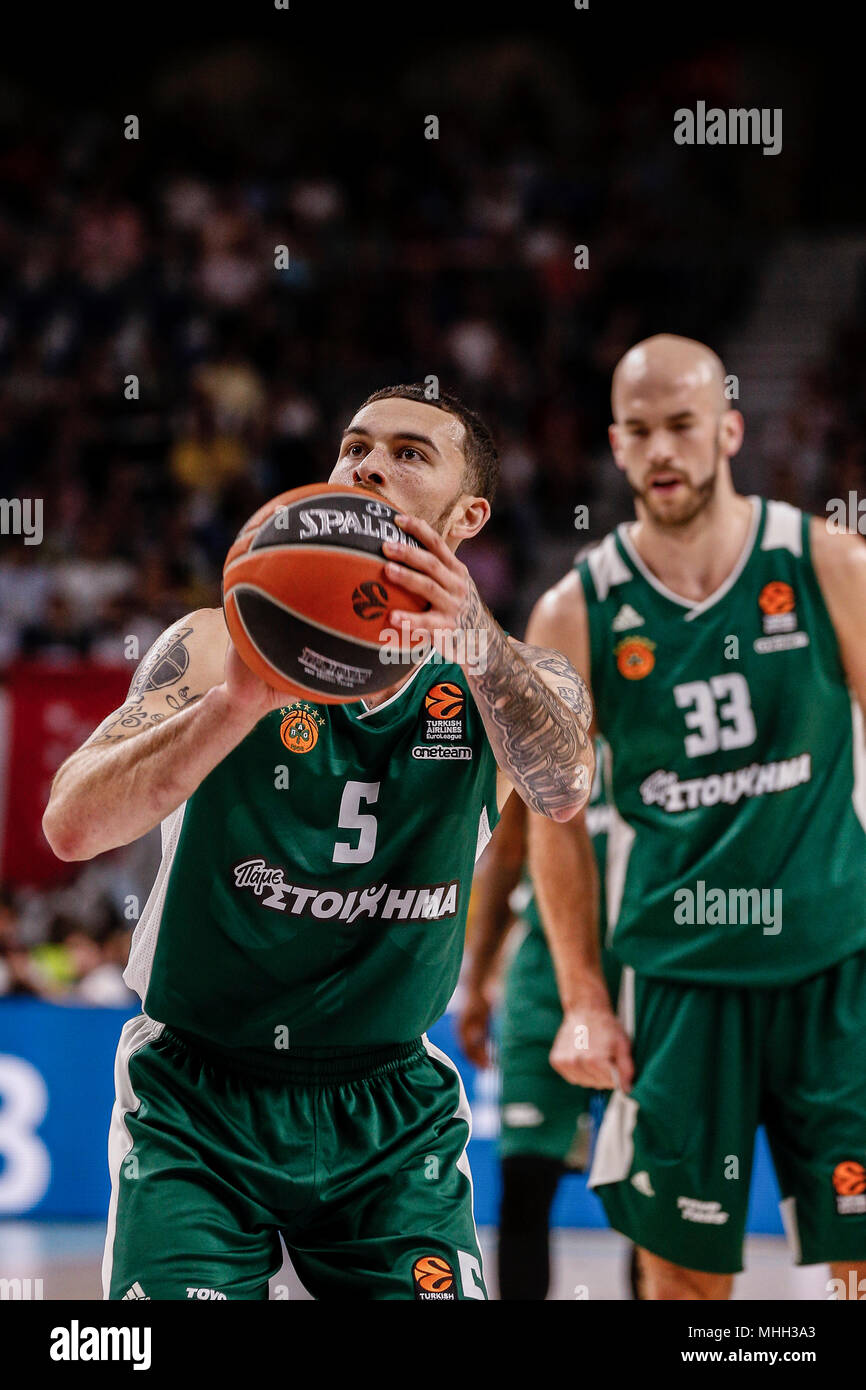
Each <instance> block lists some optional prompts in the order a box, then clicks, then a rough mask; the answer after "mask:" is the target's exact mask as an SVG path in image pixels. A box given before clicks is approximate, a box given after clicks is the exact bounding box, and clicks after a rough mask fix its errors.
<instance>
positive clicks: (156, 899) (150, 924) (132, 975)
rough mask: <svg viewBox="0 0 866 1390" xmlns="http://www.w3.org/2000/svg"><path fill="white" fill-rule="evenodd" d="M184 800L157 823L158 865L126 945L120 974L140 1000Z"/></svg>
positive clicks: (147, 980) (153, 950)
mask: <svg viewBox="0 0 866 1390" xmlns="http://www.w3.org/2000/svg"><path fill="white" fill-rule="evenodd" d="M187 805H188V803H187V802H186V801H183V802H181V804H180V806H178V807H177V809H176V810H175V811H172V812H171V814H170V815H168V816H166V818H165V820H164V821H163V822H162V823H161V825H160V832H161V834H162V859H161V860H160V865H159V869H158V870H157V875H156V878H155V879H154V883H153V887H152V888H151V890H150V896H149V897H148V900H147V902H146V903H145V904H144V911H143V912H142V914H141V917H140V918H139V920H138V926H137V927H136V928H135V931H134V932H133V935H132V944H131V946H130V948H129V962H128V964H127V967H126V969H125V970H124V972H123V978H124V980H125V981H126V983H127V984H128V985H129V988H130V989H134V990H135V992H136V994H137V995H138V997H139V999H140V1000H141V1002H142V1003H144V998H145V995H146V994H147V989H148V985H149V984H150V972H151V970H152V969H153V958H154V955H155V954H156V944H157V941H158V939H159V929H160V926H161V925H162V914H163V909H164V907H165V898H166V894H167V893H168V884H169V879H170V877H171V870H172V866H173V864H174V859H175V855H176V854H177V847H178V843H179V841H180V832H181V827H182V825H183V818H184V815H185V813H186V808H187Z"/></svg>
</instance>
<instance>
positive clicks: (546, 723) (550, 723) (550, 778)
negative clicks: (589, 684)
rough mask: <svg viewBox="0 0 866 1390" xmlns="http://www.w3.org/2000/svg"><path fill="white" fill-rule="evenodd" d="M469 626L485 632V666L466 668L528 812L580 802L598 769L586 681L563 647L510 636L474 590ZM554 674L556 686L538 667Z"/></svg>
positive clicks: (496, 748)
mask: <svg viewBox="0 0 866 1390" xmlns="http://www.w3.org/2000/svg"><path fill="white" fill-rule="evenodd" d="M461 626H462V627H464V628H471V627H478V628H481V627H483V628H484V629H485V630H486V633H487V644H486V659H485V662H484V665H483V669H480V670H478V671H473V670H472V669H471V668H470V669H468V670H467V676H468V678H469V682H470V684H471V686H472V689H473V694H474V695H475V699H476V703H477V704H478V707H479V710H480V711H481V716H482V718H483V720H484V724H485V727H486V728H487V732H488V736H489V738H490V742H491V745H492V747H493V751H494V753H495V754H496V760H497V762H498V763H499V766H500V767H501V768H502V769H503V771H504V772H505V773H506V774H507V776H509V777H510V778H511V780H512V782H513V783H514V785H515V786H516V787H517V788H519V790H520V792H521V795H522V797H523V799H524V801H525V802H526V804H527V805H528V806H529V808H530V810H533V811H537V812H538V813H539V814H541V815H546V816H556V814H557V813H558V812H562V811H566V810H568V809H569V808H571V809H572V810H573V809H575V808H576V807H579V806H580V805H582V804H583V803H584V802H585V801H586V800H587V798H588V796H589V789H590V784H591V780H592V778H591V773H592V767H593V761H594V759H593V751H592V742H591V740H590V737H589V728H590V724H591V722H592V701H591V700H590V697H589V691H588V690H587V688H586V685H585V683H584V681H583V680H582V679H581V677H580V676H579V675H578V673H577V671H576V670H575V669H574V667H573V666H572V665H571V662H570V661H568V660H567V659H566V658H565V657H564V656H562V655H561V653H559V652H555V651H551V650H549V649H548V648H546V647H534V646H530V645H528V644H527V643H521V644H519V646H515V645H513V644H512V643H511V642H509V640H508V638H507V637H506V635H505V633H504V632H503V631H502V628H501V627H500V626H499V624H498V623H497V622H495V620H494V619H493V617H492V616H491V615H490V614H489V613H488V612H487V610H486V609H485V607H484V605H483V604H482V602H481V600H480V598H479V597H478V595H477V593H476V592H473V594H472V595H471V598H470V603H469V611H467V613H466V614H465V615H464V616H463V618H462V621H461ZM542 671H544V672H546V673H548V674H549V675H551V676H553V677H554V678H555V679H554V683H553V688H551V685H550V684H549V683H548V682H547V681H545V680H544V679H543V678H542V676H541V674H540V672H542Z"/></svg>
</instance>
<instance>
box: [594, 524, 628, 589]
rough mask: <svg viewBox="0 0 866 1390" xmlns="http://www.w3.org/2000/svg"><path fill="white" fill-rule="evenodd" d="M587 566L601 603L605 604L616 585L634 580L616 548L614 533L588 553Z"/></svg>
mask: <svg viewBox="0 0 866 1390" xmlns="http://www.w3.org/2000/svg"><path fill="white" fill-rule="evenodd" d="M586 565H587V569H588V570H589V572H590V574H591V575H592V582H593V584H594V585H595V593H596V597H597V599H598V601H599V603H604V601H605V599H606V598H607V596H608V594H609V593H610V591H611V589H612V588H613V587H614V585H615V584H626V583H628V581H629V580H630V579H633V578H634V575H633V574H632V572H631V570H630V569H629V567H628V565H627V564H626V563H625V561H624V560H623V558H622V556H621V555H620V553H619V551H618V550H617V548H616V540H615V538H614V533H613V531H611V532H610V533H609V534H608V535H606V536H605V538H604V540H603V541H600V542H599V543H598V545H597V546H595V548H594V549H593V550H590V551H589V552H588V554H587V556H586Z"/></svg>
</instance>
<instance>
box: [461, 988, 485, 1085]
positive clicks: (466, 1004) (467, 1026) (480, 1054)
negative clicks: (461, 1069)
mask: <svg viewBox="0 0 866 1390" xmlns="http://www.w3.org/2000/svg"><path fill="white" fill-rule="evenodd" d="M457 1036H458V1037H459V1039H460V1046H461V1047H462V1048H463V1051H464V1052H465V1053H466V1056H467V1057H468V1058H469V1061H470V1062H472V1063H473V1064H474V1065H475V1066H476V1067H489V1066H490V1052H489V1050H488V1040H489V1037H490V1003H489V1001H488V999H487V997H486V995H485V994H484V993H483V991H482V990H480V989H475V990H468V991H467V993H466V995H465V998H464V1000H463V1007H462V1008H461V1010H460V1014H459V1017H458V1019H457Z"/></svg>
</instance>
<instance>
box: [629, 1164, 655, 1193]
mask: <svg viewBox="0 0 866 1390" xmlns="http://www.w3.org/2000/svg"><path fill="white" fill-rule="evenodd" d="M631 1185H632V1187H636V1188H637V1190H638V1192H640V1193H641V1194H642V1195H643V1196H644V1197H654V1196H655V1195H656V1194H655V1192H654V1191H653V1185H652V1182H651V1181H650V1175H649V1173H648V1172H647V1171H646V1169H645V1168H644V1169H643V1170H642V1171H641V1172H640V1173H635V1175H634V1177H633V1178H632V1180H631Z"/></svg>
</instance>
